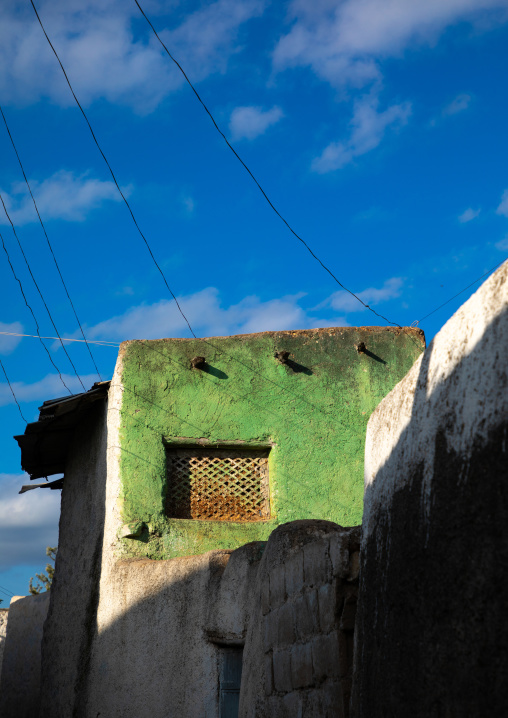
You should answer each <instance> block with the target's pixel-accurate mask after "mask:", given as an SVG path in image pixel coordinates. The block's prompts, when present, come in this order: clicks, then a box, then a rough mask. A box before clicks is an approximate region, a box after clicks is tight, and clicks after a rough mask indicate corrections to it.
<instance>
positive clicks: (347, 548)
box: [239, 521, 360, 718]
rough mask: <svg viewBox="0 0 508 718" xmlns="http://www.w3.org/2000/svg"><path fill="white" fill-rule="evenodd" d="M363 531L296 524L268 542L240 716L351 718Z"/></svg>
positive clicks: (328, 524) (324, 524)
mask: <svg viewBox="0 0 508 718" xmlns="http://www.w3.org/2000/svg"><path fill="white" fill-rule="evenodd" d="M359 548H360V528H359V527H357V528H353V529H343V528H342V527H340V526H337V525H336V524H333V523H331V522H328V521H295V522H293V523H290V524H286V525H284V526H280V527H279V528H277V529H276V530H275V531H274V532H273V533H272V535H271V536H270V540H269V541H268V544H267V547H266V550H265V554H264V557H263V559H262V561H261V565H260V568H259V572H258V576H257V583H256V589H255V591H254V594H253V599H252V600H253V605H254V606H255V607H256V608H255V610H253V611H252V620H251V623H250V625H249V630H248V634H247V640H246V644H245V649H244V667H243V674H242V690H241V695H240V712H239V716H240V718H298V717H303V716H305V718H347V716H348V715H349V699H350V693H351V679H352V658H353V631H354V623H355V615H356V600H357V589H358V569H359Z"/></svg>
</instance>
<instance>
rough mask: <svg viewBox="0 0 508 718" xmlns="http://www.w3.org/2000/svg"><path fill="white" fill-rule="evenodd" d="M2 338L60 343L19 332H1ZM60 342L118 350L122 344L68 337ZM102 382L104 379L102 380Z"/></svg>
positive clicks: (56, 338)
mask: <svg viewBox="0 0 508 718" xmlns="http://www.w3.org/2000/svg"><path fill="white" fill-rule="evenodd" d="M0 336H5V337H29V338H30V339H54V340H55V341H58V337H44V336H43V337H39V336H37V335H35V334H19V333H18V332H0ZM60 341H62V342H81V343H83V342H86V343H88V344H96V345H97V346H100V347H115V348H116V349H118V347H119V346H120V344H118V342H108V341H101V340H98V341H97V340H93V339H68V338H66V337H61V338H60ZM101 381H102V379H101Z"/></svg>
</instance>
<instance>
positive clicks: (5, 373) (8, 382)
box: [0, 359, 28, 424]
mask: <svg viewBox="0 0 508 718" xmlns="http://www.w3.org/2000/svg"><path fill="white" fill-rule="evenodd" d="M0 366H1V367H2V371H3V373H4V376H5V379H6V381H7V384H8V385H9V389H10V390H11V394H12V396H13V397H14V401H15V402H16V406H17V407H18V411H19V413H20V414H21V418H22V419H23V421H24V422H25V424H28V421H27V420H26V419H25V417H24V416H23V412H22V411H21V407H20V405H19V402H18V400H17V399H16V394H15V393H14V389H13V388H12V384H11V382H10V381H9V377H8V376H7V372H6V371H5V367H4V365H3V362H2V360H1V359H0Z"/></svg>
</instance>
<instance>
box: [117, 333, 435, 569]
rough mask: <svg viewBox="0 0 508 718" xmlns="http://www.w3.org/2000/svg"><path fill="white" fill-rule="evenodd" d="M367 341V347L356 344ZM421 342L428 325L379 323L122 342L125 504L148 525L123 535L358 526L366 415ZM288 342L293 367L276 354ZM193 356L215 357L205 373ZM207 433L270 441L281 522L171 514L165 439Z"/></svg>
mask: <svg viewBox="0 0 508 718" xmlns="http://www.w3.org/2000/svg"><path fill="white" fill-rule="evenodd" d="M362 341H363V342H364V343H365V345H366V349H367V353H358V351H357V350H356V348H355V344H358V343H359V342H362ZM423 349H424V337H423V333H422V332H420V330H414V329H409V330H404V332H402V331H400V330H398V329H392V328H378V327H367V328H365V327H362V328H342V327H341V328H333V329H319V330H309V331H290V332H264V333H262V334H250V335H243V336H234V337H219V338H213V339H207V340H202V339H201V340H200V339H196V340H188V339H161V340H158V341H131V342H125V343H124V344H122V348H121V358H122V361H123V372H122V383H123V387H124V393H123V404H122V415H121V436H120V442H121V449H122V451H121V478H122V487H123V495H122V502H123V509H122V510H123V517H124V520H125V523H127V524H129V525H131V524H132V525H133V532H135V531H136V529H138V531H139V525H140V522H144V524H146V527H147V528H145V529H144V530H143V531H142V532H141V534H140V535H139V536H138V538H137V539H134V540H133V539H124V544H125V547H126V549H127V551H128V553H129V554H130V555H132V556H147V557H149V558H171V557H175V556H184V555H189V554H197V553H202V552H204V551H209V550H211V549H217V548H236V547H238V546H240V545H242V544H244V543H247V542H249V541H254V540H265V539H267V538H268V536H269V534H270V533H271V531H273V529H274V528H275V527H276V526H277V525H278V524H281V523H285V522H286V521H293V520H295V519H303V518H318V519H329V520H331V521H335V522H336V523H338V524H341V525H343V526H352V525H355V524H359V523H360V522H361V518H362V498H363V453H364V437H365V430H366V425H367V421H368V419H369V416H370V414H371V412H372V411H373V410H374V408H375V407H376V406H377V404H378V403H379V402H380V401H381V399H383V397H384V396H386V394H387V393H388V392H389V391H390V390H391V389H392V388H393V387H394V386H395V384H396V383H397V382H398V381H400V379H402V377H403V376H404V375H405V374H406V373H407V372H408V370H409V369H410V368H411V366H412V364H413V362H414V361H415V359H416V358H417V357H418V356H419V354H420V353H421V351H422V350H423ZM281 350H284V351H288V352H290V359H291V360H292V362H294V364H292V365H290V366H288V365H283V364H281V363H279V362H278V361H277V360H276V359H275V358H274V353H275V352H276V351H281ZM195 356H204V357H205V358H206V361H207V367H206V371H201V370H199V369H190V361H191V359H192V358H193V357H195ZM197 439H201V440H204V441H206V442H212V443H213V442H232V441H244V442H247V444H254V445H255V444H265V443H266V444H271V445H272V450H271V452H270V460H269V470H270V496H271V511H272V519H271V520H267V521H256V522H244V523H229V522H223V521H195V520H178V519H168V518H166V517H165V515H164V499H165V492H166V464H165V447H164V440H166V441H167V442H170V443H173V442H174V443H175V444H178V442H182V441H184V442H185V440H187V443H189V441H188V440H191V442H190V443H192V441H194V440H197ZM136 524H138V526H136Z"/></svg>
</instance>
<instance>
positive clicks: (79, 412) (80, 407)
mask: <svg viewBox="0 0 508 718" xmlns="http://www.w3.org/2000/svg"><path fill="white" fill-rule="evenodd" d="M110 384H111V382H110V381H101V382H97V383H96V384H94V385H93V386H92V388H91V389H90V390H89V391H85V392H83V393H82V394H72V396H64V397H61V398H59V399H50V400H49V401H45V402H44V403H43V405H42V406H40V407H39V412H40V414H39V420H38V421H35V422H33V423H31V424H27V427H26V429H25V433H24V434H21V435H20V436H15V437H14V438H15V439H16V441H17V442H18V444H19V447H20V449H21V468H22V469H23V470H24V471H26V472H27V473H28V474H30V479H40V478H43V477H47V476H52V475H53V474H63V473H64V471H65V462H66V459H67V451H68V449H69V445H70V440H71V438H72V435H73V433H74V429H75V427H76V425H77V424H78V422H79V421H81V419H82V418H83V416H84V414H85V413H86V412H87V411H88V409H89V408H90V406H91V404H93V403H94V402H96V401H100V400H104V399H105V398H106V397H107V395H108V390H109V386H110Z"/></svg>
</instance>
